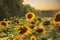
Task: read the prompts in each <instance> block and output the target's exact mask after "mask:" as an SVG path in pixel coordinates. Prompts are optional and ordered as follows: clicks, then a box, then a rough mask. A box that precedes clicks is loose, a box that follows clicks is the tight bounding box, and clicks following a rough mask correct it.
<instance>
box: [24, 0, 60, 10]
mask: <svg viewBox="0 0 60 40" xmlns="http://www.w3.org/2000/svg"><path fill="white" fill-rule="evenodd" d="M23 4H30V5H31V6H32V7H34V8H35V9H37V10H60V5H59V4H60V0H24V2H23Z"/></svg>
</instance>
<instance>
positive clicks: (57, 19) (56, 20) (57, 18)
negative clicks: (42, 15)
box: [54, 12, 60, 24]
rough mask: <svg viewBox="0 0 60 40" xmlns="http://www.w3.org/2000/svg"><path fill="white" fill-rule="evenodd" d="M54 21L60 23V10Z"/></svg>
mask: <svg viewBox="0 0 60 40" xmlns="http://www.w3.org/2000/svg"><path fill="white" fill-rule="evenodd" d="M54 23H55V24H60V12H58V13H56V14H55V16H54Z"/></svg>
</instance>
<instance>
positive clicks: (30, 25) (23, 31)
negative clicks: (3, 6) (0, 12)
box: [0, 12, 60, 40]
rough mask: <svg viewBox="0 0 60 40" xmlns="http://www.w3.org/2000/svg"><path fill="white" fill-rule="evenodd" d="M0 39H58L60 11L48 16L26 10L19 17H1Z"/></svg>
mask: <svg viewBox="0 0 60 40" xmlns="http://www.w3.org/2000/svg"><path fill="white" fill-rule="evenodd" d="M0 40H60V12H57V13H56V14H55V15H54V17H50V18H47V17H43V18H42V17H39V16H37V15H36V14H35V13H33V12H28V13H26V14H25V16H24V17H21V18H19V17H15V16H14V17H10V18H9V19H3V21H0Z"/></svg>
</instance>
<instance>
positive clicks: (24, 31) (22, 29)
mask: <svg viewBox="0 0 60 40" xmlns="http://www.w3.org/2000/svg"><path fill="white" fill-rule="evenodd" d="M19 30H20V32H19V35H21V36H25V35H28V34H29V33H30V29H29V28H28V27H26V26H21V27H20V29H19Z"/></svg>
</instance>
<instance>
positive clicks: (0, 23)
mask: <svg viewBox="0 0 60 40" xmlns="http://www.w3.org/2000/svg"><path fill="white" fill-rule="evenodd" d="M3 26H5V27H7V26H8V22H7V21H1V22H0V27H3Z"/></svg>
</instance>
